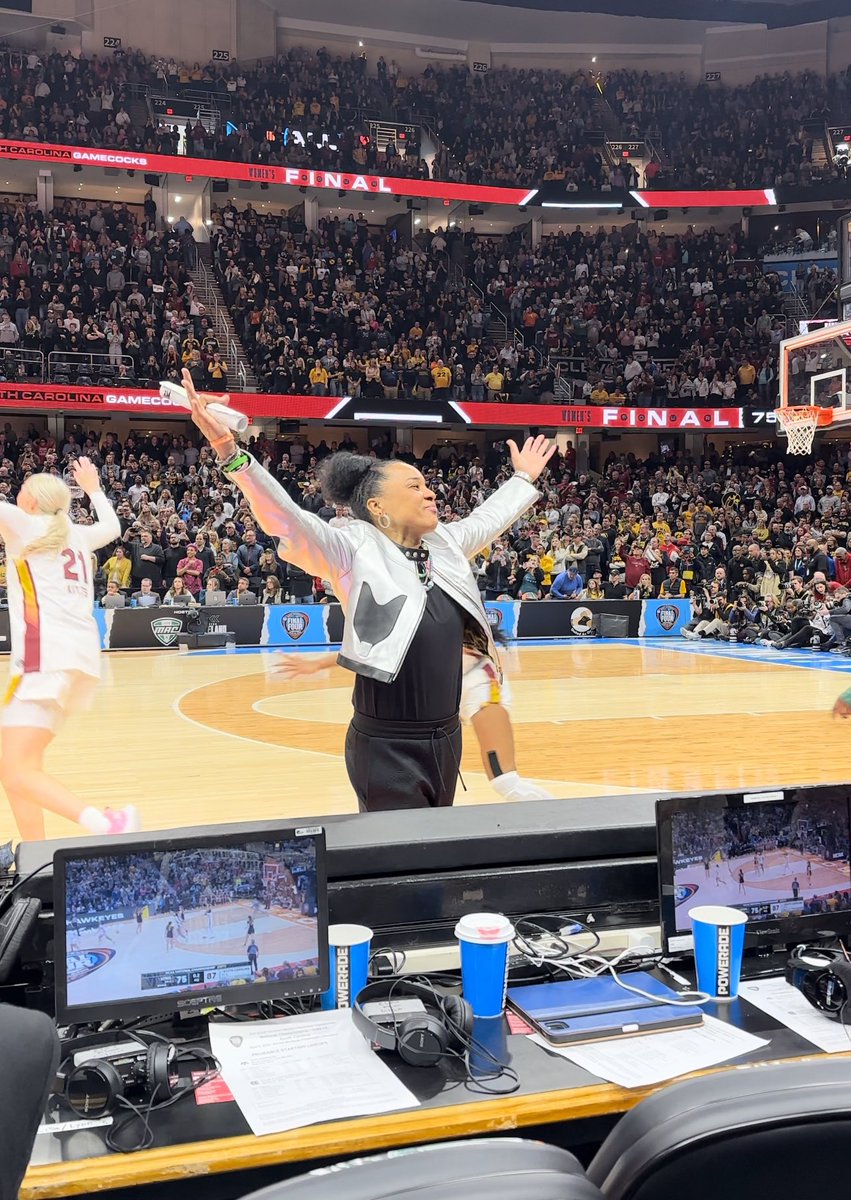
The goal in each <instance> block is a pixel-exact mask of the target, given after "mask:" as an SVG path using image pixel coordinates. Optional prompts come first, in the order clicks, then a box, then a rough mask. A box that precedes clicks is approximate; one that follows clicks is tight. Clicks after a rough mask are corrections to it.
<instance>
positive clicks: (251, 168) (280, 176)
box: [0, 140, 537, 205]
mask: <svg viewBox="0 0 851 1200" xmlns="http://www.w3.org/2000/svg"><path fill="white" fill-rule="evenodd" d="M0 158H10V159H18V160H21V159H23V160H27V161H29V162H38V163H45V164H50V163H57V164H59V165H62V164H68V165H70V166H79V167H119V168H122V169H124V170H127V171H150V172H156V173H157V174H165V175H184V176H185V175H197V176H199V177H200V178H201V179H236V180H245V181H247V182H249V183H273V184H282V185H284V186H289V187H310V188H332V189H333V190H335V191H345V192H361V193H363V194H364V195H369V196H413V197H420V198H434V199H437V200H466V201H471V202H472V203H474V204H475V203H478V202H481V203H489V204H513V205H518V204H521V203H523V201H524V200H526V199H527V198H528V197H529V192H530V189H529V188H527V187H519V188H517V187H492V186H489V185H486V184H467V183H448V182H443V181H442V180H437V179H434V180H432V179H401V178H398V177H395V176H389V175H357V174H355V173H354V172H353V171H314V170H310V169H308V168H306V167H276V166H261V165H260V164H254V163H239V162H223V161H222V160H221V159H216V158H187V157H184V156H183V155H179V154H146V153H144V152H137V151H135V150H108V149H97V148H95V147H93V146H57V145H53V144H52V143H48V142H24V141H9V140H2V141H0ZM532 190H534V191H536V190H537V189H532Z"/></svg>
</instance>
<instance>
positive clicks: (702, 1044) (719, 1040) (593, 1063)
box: [531, 1017, 768, 1088]
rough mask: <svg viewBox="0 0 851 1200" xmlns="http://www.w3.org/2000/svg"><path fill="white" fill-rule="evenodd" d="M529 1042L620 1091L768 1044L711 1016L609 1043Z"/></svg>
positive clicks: (538, 1039)
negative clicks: (696, 1022) (689, 1025)
mask: <svg viewBox="0 0 851 1200" xmlns="http://www.w3.org/2000/svg"><path fill="white" fill-rule="evenodd" d="M531 1040H532V1041H533V1042H537V1044H538V1045H539V1046H543V1047H544V1049H545V1050H549V1051H550V1053H551V1054H559V1055H561V1057H562V1058H567V1059H569V1060H570V1062H572V1063H576V1065H577V1066H578V1067H582V1068H583V1070H585V1071H590V1072H591V1074H592V1075H597V1076H599V1078H600V1079H608V1080H609V1082H610V1083H617V1084H618V1085H619V1086H620V1087H625V1088H635V1087H648V1086H649V1085H650V1084H653V1083H662V1082H664V1080H666V1079H676V1078H677V1076H678V1075H687V1074H688V1073H689V1072H690V1071H701V1070H704V1069H705V1068H706V1067H714V1066H716V1065H717V1064H718V1063H722V1062H727V1061H728V1060H729V1059H731V1058H738V1057H739V1055H741V1054H747V1053H748V1052H749V1051H751V1050H758V1049H759V1047H760V1046H765V1045H767V1044H768V1043H767V1041H765V1040H764V1039H762V1038H757V1037H754V1036H753V1034H750V1033H745V1032H744V1031H743V1030H741V1029H737V1028H736V1026H735V1025H728V1024H727V1023H726V1022H724V1021H718V1020H716V1018H715V1017H704V1019H703V1024H702V1025H697V1026H695V1027H694V1028H692V1029H673V1030H671V1032H670V1033H645V1034H641V1035H639V1036H638V1037H623V1038H611V1039H608V1040H606V1041H601V1042H589V1043H588V1045H585V1046H555V1045H553V1044H552V1043H551V1042H548V1041H547V1040H546V1039H545V1038H543V1037H541V1035H540V1034H537V1033H536V1034H532V1039H531Z"/></svg>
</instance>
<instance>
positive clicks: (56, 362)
mask: <svg viewBox="0 0 851 1200" xmlns="http://www.w3.org/2000/svg"><path fill="white" fill-rule="evenodd" d="M119 365H120V366H124V367H127V369H128V374H127V375H126V376H124V378H126V379H135V377H136V364H135V362H134V361H133V359H132V357H131V356H130V355H129V354H122V355H121V360H120V364H119V363H116V362H115V360H114V359H113V357H112V355H110V354H101V353H98V352H95V351H90V352H86V351H74V350H54V351H52V352H51V353H50V354H48V356H47V378H48V380H50V381H51V382H56V381H57V376H60V375H61V376H64V377H66V378H67V379H68V380H77V381H79V379H80V376H81V375H87V376H88V377H89V378H90V379H92V380H93V381H94V380H95V376H97V377H98V378H100V379H108V380H110V381H111V380H114V379H116V378H117V377H118V368H119ZM83 368H85V369H83Z"/></svg>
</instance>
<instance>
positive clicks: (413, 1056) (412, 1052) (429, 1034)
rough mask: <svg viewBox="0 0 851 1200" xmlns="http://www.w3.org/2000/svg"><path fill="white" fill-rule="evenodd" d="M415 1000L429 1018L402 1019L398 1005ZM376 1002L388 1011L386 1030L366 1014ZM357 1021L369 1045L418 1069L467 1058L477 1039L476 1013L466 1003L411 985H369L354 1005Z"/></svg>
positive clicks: (410, 1016) (388, 981)
mask: <svg viewBox="0 0 851 1200" xmlns="http://www.w3.org/2000/svg"><path fill="white" fill-rule="evenodd" d="M409 999H416V1000H421V1001H422V1003H423V1007H424V1008H425V1012H421V1013H411V1014H408V1015H403V1014H401V1013H400V1014H399V1016H398V1017H396V1016H395V1015H394V1012H393V1006H394V1004H395V1003H398V1002H400V1001H402V1000H409ZM375 1001H383V1002H384V1004H386V1005H387V1008H388V1017H389V1020H388V1022H387V1023H385V1024H382V1023H381V1022H380V1021H377V1020H374V1019H373V1018H372V1017H371V1016H369V1015H368V1014H367V1013H365V1012H364V1009H363V1006H364V1005H365V1004H371V1003H373V1002H375ZM352 1018H353V1020H354V1023H355V1025H356V1026H357V1028H358V1029H359V1030H360V1031H361V1033H362V1034H363V1035H364V1037H365V1038H366V1039H367V1040H368V1041H370V1042H372V1043H373V1044H374V1045H376V1046H378V1047H379V1048H380V1049H381V1050H393V1051H395V1052H396V1053H397V1054H398V1055H399V1057H400V1058H401V1059H402V1061H403V1062H406V1063H408V1064H409V1065H410V1066H412V1067H434V1066H436V1065H437V1064H438V1063H439V1062H440V1061H441V1059H444V1058H446V1057H450V1056H458V1057H462V1056H463V1055H464V1054H466V1052H467V1051H468V1050H469V1048H470V1042H471V1040H472V1037H473V1010H472V1008H471V1007H470V1005H469V1004H468V1003H467V1001H466V1000H463V999H462V998H461V997H460V996H450V995H446V996H444V995H442V994H441V993H439V992H436V991H435V990H434V989H433V988H431V987H429V986H428V984H424V983H414V982H409V981H408V980H404V981H403V980H399V979H384V980H381V981H380V982H379V983H368V984H367V985H366V987H365V988H363V989H362V990H361V991H360V992H358V994H357V996H356V998H355V1000H354V1002H353V1004H352Z"/></svg>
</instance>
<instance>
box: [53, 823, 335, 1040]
mask: <svg viewBox="0 0 851 1200" xmlns="http://www.w3.org/2000/svg"><path fill="white" fill-rule="evenodd" d="M54 914H55V933H56V1016H57V1020H58V1021H60V1022H62V1023H77V1022H80V1021H93V1020H103V1019H105V1018H106V1017H107V1016H109V1017H111V1018H119V1017H120V1018H125V1019H126V1018H128V1017H142V1016H149V1015H156V1014H158V1013H169V1012H179V1013H183V1014H186V1013H192V1012H197V1011H200V1010H201V1009H206V1008H214V1007H219V1006H222V1005H251V1004H257V1003H260V1002H262V1001H264V1000H275V999H283V998H287V997H292V996H305V995H315V994H318V993H320V992H322V991H325V990H326V989H327V987H328V986H329V974H328V899H327V884H326V865H325V835H324V831H323V830H322V829H321V828H320V827H319V826H312V827H309V828H292V829H282V830H280V831H278V832H276V833H274V834H272V835H270V834H269V833H268V832H264V833H263V835H262V836H261V835H258V836H257V837H256V838H255V837H253V836H251V835H250V834H249V835H246V834H245V833H242V834H239V835H232V836H225V835H222V836H216V835H211V836H209V837H206V836H199V837H196V838H192V839H187V838H181V839H169V838H168V837H167V836H166V835H164V836H163V837H162V838H161V839H157V840H154V841H150V842H141V843H140V842H135V843H134V844H133V845H129V846H117V845H115V844H114V843H113V844H110V845H109V846H98V847H97V848H95V849H91V850H88V849H86V850H62V851H59V852H58V853H57V854H56V855H55V857H54Z"/></svg>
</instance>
